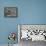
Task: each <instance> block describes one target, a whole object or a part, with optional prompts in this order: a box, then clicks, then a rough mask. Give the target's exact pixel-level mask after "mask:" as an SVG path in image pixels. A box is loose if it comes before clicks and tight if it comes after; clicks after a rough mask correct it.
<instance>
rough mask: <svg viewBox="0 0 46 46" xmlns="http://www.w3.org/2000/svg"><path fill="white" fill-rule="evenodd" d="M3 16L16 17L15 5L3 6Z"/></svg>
mask: <svg viewBox="0 0 46 46" xmlns="http://www.w3.org/2000/svg"><path fill="white" fill-rule="evenodd" d="M4 16H5V17H17V7H5V8H4Z"/></svg>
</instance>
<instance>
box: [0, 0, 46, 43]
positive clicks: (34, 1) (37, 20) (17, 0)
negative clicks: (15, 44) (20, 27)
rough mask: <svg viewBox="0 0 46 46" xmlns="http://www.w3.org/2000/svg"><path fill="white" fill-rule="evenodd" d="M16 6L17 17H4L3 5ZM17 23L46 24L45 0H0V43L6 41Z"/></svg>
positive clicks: (15, 29)
mask: <svg viewBox="0 0 46 46" xmlns="http://www.w3.org/2000/svg"><path fill="white" fill-rule="evenodd" d="M6 6H7V7H10V6H11V7H14V6H15V7H18V18H5V17H4V7H6ZM17 24H46V0H0V44H5V43H8V39H7V36H8V34H9V32H17Z"/></svg>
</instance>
